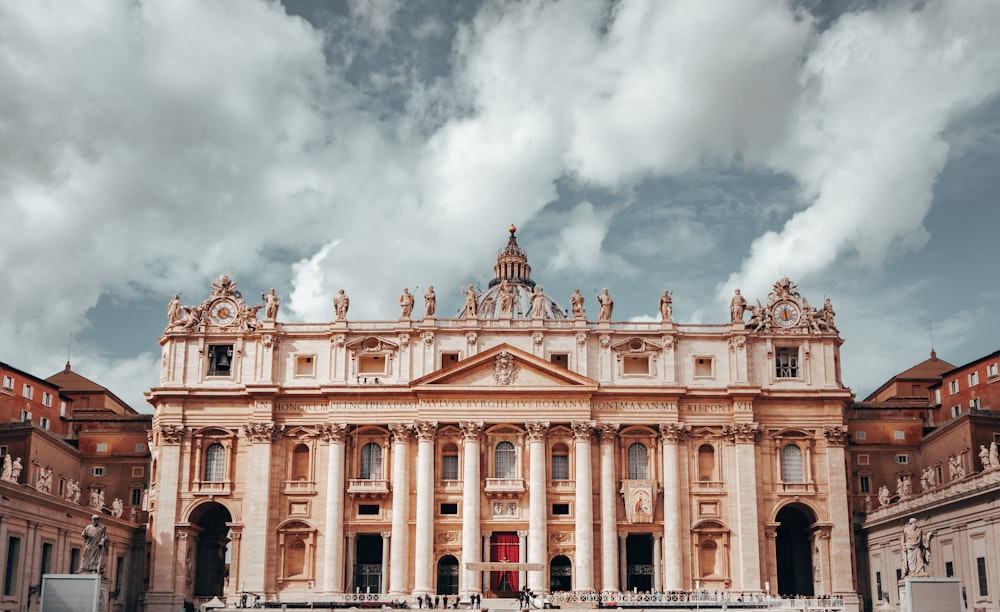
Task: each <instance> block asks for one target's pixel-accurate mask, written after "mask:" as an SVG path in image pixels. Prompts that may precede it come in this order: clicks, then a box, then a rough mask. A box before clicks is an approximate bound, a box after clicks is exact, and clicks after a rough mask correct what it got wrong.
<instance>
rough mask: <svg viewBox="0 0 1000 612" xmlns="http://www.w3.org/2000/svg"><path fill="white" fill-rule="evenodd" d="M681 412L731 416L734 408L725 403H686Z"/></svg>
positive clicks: (681, 407)
mask: <svg viewBox="0 0 1000 612" xmlns="http://www.w3.org/2000/svg"><path fill="white" fill-rule="evenodd" d="M680 411H681V412H688V413H691V414H730V413H732V411H733V406H732V404H723V403H697V404H687V403H684V404H681V405H680Z"/></svg>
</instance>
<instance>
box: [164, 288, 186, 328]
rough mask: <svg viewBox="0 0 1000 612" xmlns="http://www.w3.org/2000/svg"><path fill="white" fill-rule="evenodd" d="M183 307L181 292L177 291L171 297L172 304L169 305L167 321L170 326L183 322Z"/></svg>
mask: <svg viewBox="0 0 1000 612" xmlns="http://www.w3.org/2000/svg"><path fill="white" fill-rule="evenodd" d="M181 308H182V307H181V296H180V294H179V293H175V294H174V297H172V298H170V304H168V305H167V323H168V324H169V325H170V327H173V326H174V325H180V324H181V319H182V318H183V315H182V314H181Z"/></svg>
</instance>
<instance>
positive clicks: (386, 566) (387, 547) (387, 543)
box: [379, 531, 393, 593]
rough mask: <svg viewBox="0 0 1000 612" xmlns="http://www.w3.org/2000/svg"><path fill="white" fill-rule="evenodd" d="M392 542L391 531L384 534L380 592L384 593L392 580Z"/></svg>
mask: <svg viewBox="0 0 1000 612" xmlns="http://www.w3.org/2000/svg"><path fill="white" fill-rule="evenodd" d="M392 540H393V538H392V532H391V531H383V532H382V584H381V587H380V588H379V591H380V592H382V593H384V592H385V591H386V586H385V585H387V584H389V581H390V580H392V561H391V560H390V558H391V557H390V553H391V551H392Z"/></svg>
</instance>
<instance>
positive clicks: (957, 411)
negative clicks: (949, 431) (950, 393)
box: [951, 405, 962, 418]
mask: <svg viewBox="0 0 1000 612" xmlns="http://www.w3.org/2000/svg"><path fill="white" fill-rule="evenodd" d="M957 416H962V407H961V406H957V405H956V406H952V407H951V418H955V417H957Z"/></svg>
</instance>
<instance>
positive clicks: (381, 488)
mask: <svg viewBox="0 0 1000 612" xmlns="http://www.w3.org/2000/svg"><path fill="white" fill-rule="evenodd" d="M347 494H348V495H354V496H356V497H360V498H361V499H384V498H385V497H386V496H387V495H389V481H388V480H369V479H363V478H352V479H351V480H350V482H349V483H348V485H347Z"/></svg>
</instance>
